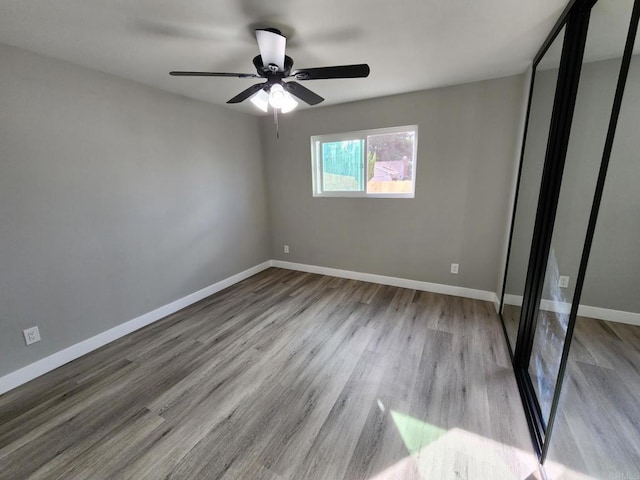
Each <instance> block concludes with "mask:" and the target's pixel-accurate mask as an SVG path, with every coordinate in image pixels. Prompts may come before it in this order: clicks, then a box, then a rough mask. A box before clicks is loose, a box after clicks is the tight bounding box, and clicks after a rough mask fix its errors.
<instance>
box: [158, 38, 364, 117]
mask: <svg viewBox="0 0 640 480" xmlns="http://www.w3.org/2000/svg"><path fill="white" fill-rule="evenodd" d="M255 34H256V39H257V41H258V48H259V49H260V55H257V56H256V57H254V59H253V65H254V66H255V67H256V71H257V73H227V72H176V71H173V72H170V75H174V76H184V77H238V78H263V79H265V80H266V81H265V82H262V83H257V84H255V85H252V86H250V87H249V88H247V89H245V90H243V91H242V92H240V93H239V94H238V95H236V96H235V97H233V98H232V99H231V100H229V101H227V103H240V102H242V101H244V100H246V99H248V98H250V99H251V101H252V103H253V104H254V105H256V107H258V108H260V109H261V110H262V111H264V112H266V111H267V110H268V107H269V105H271V107H273V109H274V112H277V111H278V110H279V111H281V112H282V113H287V112H289V111H291V110H293V109H294V108H295V107H296V106H297V105H298V102H297V101H296V100H295V99H294V98H293V97H296V98H298V99H300V100H302V101H303V102H305V103H308V104H309V105H317V104H319V103H320V102H322V101H323V100H324V98H322V97H321V96H320V95H318V94H316V93H314V92H312V91H311V90H309V89H308V88H306V87H304V86H302V85H301V84H299V83H298V82H296V81H287V82H285V81H284V80H285V79H287V78H295V79H296V80H321V79H331V78H363V77H367V76H368V75H369V65H367V64H366V63H360V64H357V65H339V66H333V67H319V68H305V69H300V70H293V71H292V70H291V69H292V67H293V60H292V59H291V57H289V56H287V55H285V47H286V42H287V38H286V37H285V36H284V35H282V33H281V32H280V30H278V29H276V28H264V29H257V30H255Z"/></svg>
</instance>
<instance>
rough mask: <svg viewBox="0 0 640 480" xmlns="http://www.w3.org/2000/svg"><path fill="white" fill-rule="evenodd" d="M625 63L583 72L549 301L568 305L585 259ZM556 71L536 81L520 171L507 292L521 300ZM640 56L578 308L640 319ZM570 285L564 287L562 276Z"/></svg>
mask: <svg viewBox="0 0 640 480" xmlns="http://www.w3.org/2000/svg"><path fill="white" fill-rule="evenodd" d="M620 63H621V60H620V59H610V60H605V61H598V62H590V63H586V64H585V65H584V66H583V68H582V73H581V78H580V86H579V90H578V97H577V101H576V110H575V113H574V120H573V126H572V130H571V137H570V141H569V148H568V151H567V158H566V163H565V170H564V175H563V184H562V189H561V192H560V199H559V203H558V210H557V214H556V215H557V217H556V226H555V229H554V234H553V239H552V252H551V257H550V261H549V263H548V266H547V282H546V284H545V290H544V292H543V298H544V299H556V300H560V301H566V302H570V301H571V300H572V298H573V293H574V288H575V281H576V277H577V273H578V268H579V264H580V257H581V255H582V248H583V245H584V239H585V235H586V231H587V224H588V221H589V214H590V210H591V205H592V202H593V196H594V191H595V184H596V180H597V176H598V171H599V167H600V162H601V159H602V153H603V149H604V142H605V138H606V133H607V127H608V123H609V117H610V114H611V105H612V102H613V96H614V93H615V87H616V81H617V76H618V73H619V70H620ZM556 76H557V69H555V70H545V71H541V72H538V73H537V74H536V78H535V83H534V97H533V103H532V109H531V118H530V123H529V131H528V138H527V143H526V147H527V151H526V152H525V159H524V164H523V172H522V179H523V180H522V183H521V187H520V197H519V199H518V215H517V217H516V223H515V229H514V238H513V247H512V258H511V260H510V265H509V275H508V281H507V289H506V292H507V293H511V294H514V295H522V294H523V290H524V279H525V276H526V267H527V261H528V256H529V250H530V247H531V235H532V232H533V220H534V218H535V211H536V206H537V200H538V192H539V188H540V177H541V175H542V166H543V161H544V153H545V148H546V139H547V136H548V131H549V119H550V113H551V105H552V101H553V93H554V89H555V79H556ZM639 85H640V57H638V56H636V57H634V59H633V62H632V64H631V69H630V72H629V77H628V80H627V89H626V91H625V97H624V108H623V109H622V112H621V115H620V119H619V123H618V129H617V131H616V138H615V143H614V150H613V153H612V157H611V163H610V168H609V173H608V175H607V182H606V187H605V191H604V197H603V201H602V206H601V210H600V213H599V219H598V224H597V225H596V233H595V238H594V244H593V248H592V252H591V256H590V258H589V267H588V270H587V276H586V279H585V285H584V289H583V292H582V298H581V301H580V303H581V304H583V305H590V306H595V307H600V308H609V309H613V310H622V311H628V312H636V313H637V312H640V294H639V293H638V292H639V290H638V287H637V284H636V283H635V281H634V279H637V277H638V273H640V256H639V255H638V254H637V246H638V244H640V217H639V216H638V213H637V212H639V211H640V188H638V185H637V179H638V178H640V163H639V162H638V154H637V152H638V150H639V148H640V144H639V142H638V137H637V126H638V125H639V124H640V87H639ZM559 275H567V276H569V277H570V278H571V280H570V285H569V288H566V289H565V288H559V287H558V285H557V281H558V276H559Z"/></svg>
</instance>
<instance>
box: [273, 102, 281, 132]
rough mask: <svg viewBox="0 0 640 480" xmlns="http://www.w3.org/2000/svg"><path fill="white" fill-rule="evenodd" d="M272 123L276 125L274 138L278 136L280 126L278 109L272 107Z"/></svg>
mask: <svg viewBox="0 0 640 480" xmlns="http://www.w3.org/2000/svg"><path fill="white" fill-rule="evenodd" d="M273 124H274V125H275V126H276V138H278V139H279V138H280V128H279V126H278V109H277V108H274V109H273Z"/></svg>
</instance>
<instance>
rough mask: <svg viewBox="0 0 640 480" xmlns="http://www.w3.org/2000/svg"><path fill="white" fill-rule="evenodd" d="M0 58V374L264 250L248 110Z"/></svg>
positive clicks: (2, 50)
mask: <svg viewBox="0 0 640 480" xmlns="http://www.w3.org/2000/svg"><path fill="white" fill-rule="evenodd" d="M0 65H2V68H0V375H3V374H6V373H8V372H11V371H13V370H15V369H17V368H19V367H22V366H24V365H27V364H29V363H31V362H34V361H36V360H38V359H41V358H43V357H45V356H47V355H49V354H51V353H54V352H56V351H58V350H61V349H63V348H65V347H67V346H69V345H71V344H74V343H77V342H79V341H81V340H83V339H86V338H89V337H91V336H93V335H96V334H98V333H100V332H103V331H105V330H107V329H109V328H111V327H114V326H116V325H118V324H120V323H123V322H125V321H127V320H130V319H132V318H135V317H136V316H138V315H141V314H144V313H147V312H149V311H151V310H153V309H155V308H157V307H160V306H162V305H165V304H167V303H169V302H171V301H173V300H176V299H178V298H181V297H183V296H184V295H187V294H190V293H193V292H195V291H197V290H199V289H201V288H204V287H206V286H209V285H211V284H213V283H215V282H217V281H219V280H221V279H224V278H226V277H228V276H230V275H233V274H235V273H238V272H240V271H242V270H244V269H246V268H248V267H251V266H253V265H256V264H258V263H260V262H263V261H265V260H267V259H268V258H269V256H270V239H269V234H268V218H267V207H266V193H265V186H264V172H263V166H262V165H263V164H262V159H261V146H260V138H259V127H258V122H259V120H258V119H256V118H254V117H249V116H245V115H241V114H237V113H235V112H232V111H230V110H223V109H219V108H216V107H213V106H211V105H207V104H204V103H199V102H195V101H192V100H188V99H186V98H182V97H178V96H175V95H171V94H168V93H164V92H161V91H158V90H154V89H151V88H148V87H145V86H142V85H139V84H136V83H132V82H128V81H125V80H121V79H118V78H115V77H112V76H109V75H106V74H102V73H100V72H96V71H92V70H88V69H84V68H81V67H76V66H73V65H71V64H68V63H64V62H60V61H57V60H54V59H49V58H45V57H41V56H38V55H35V54H32V53H28V52H25V51H23V50H18V49H15V48H12V47H7V46H1V45H0ZM33 325H38V326H39V327H40V331H41V334H42V337H43V340H42V342H40V343H37V344H34V345H32V346H30V347H26V346H25V345H24V341H23V339H22V329H24V328H27V327H30V326H33Z"/></svg>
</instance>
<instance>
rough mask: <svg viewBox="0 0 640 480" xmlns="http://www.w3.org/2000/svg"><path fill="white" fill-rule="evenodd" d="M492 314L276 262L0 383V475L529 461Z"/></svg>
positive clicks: (414, 472)
mask: <svg viewBox="0 0 640 480" xmlns="http://www.w3.org/2000/svg"><path fill="white" fill-rule="evenodd" d="M501 328H502V327H501V326H500V321H499V319H498V317H497V316H496V314H495V312H494V310H493V305H492V304H490V303H486V302H481V301H476V300H469V299H463V298H458V297H450V296H444V295H437V294H432V293H427V292H418V291H415V290H407V289H402V288H395V287H389V286H383V285H376V284H370V283H365V282H358V281H353V280H345V279H338V278H333V277H326V276H321V275H313V274H307V273H300V272H293V271H289V270H282V269H275V268H271V269H268V270H266V271H264V272H262V273H260V274H258V275H256V276H254V277H251V278H250V279H247V280H245V281H243V282H241V283H239V284H237V285H235V286H233V287H230V288H228V289H226V290H224V291H223V292H220V293H218V294H216V295H214V296H211V297H209V298H207V299H205V300H203V301H201V302H199V303H197V304H195V305H192V306H191V307H189V308H187V309H185V310H183V311H180V312H178V313H176V314H174V315H171V316H169V317H167V318H165V319H163V320H161V321H159V322H157V323H155V324H153V325H151V326H149V327H146V328H144V329H142V330H139V331H137V332H135V333H133V334H131V335H128V336H126V337H124V338H122V339H120V340H118V341H116V342H113V343H111V344H109V345H107V346H105V347H103V348H101V349H100V350H97V351H95V352H93V353H91V354H89V355H87V356H85V357H83V358H80V359H78V360H76V361H74V362H71V363H70V364H68V365H65V366H63V367H61V368H59V369H57V370H55V371H53V372H51V373H49V374H47V375H44V376H42V377H40V378H38V379H36V380H34V381H32V382H30V383H29V384H27V385H24V386H22V387H20V388H18V389H15V390H13V391H11V392H8V393H7V394H5V395H3V396H0V478H1V479H12V480H15V479H23V478H30V479H48V480H50V479H91V480H95V479H107V478H108V479H136V480H138V479H160V478H176V479H178V478H184V479H188V478H193V479H209V478H211V479H270V480H282V479H342V478H344V479H369V480H374V479H375V480H387V479H392V478H393V479H421V478H424V479H426V478H437V479H449V478H450V479H460V478H470V479H477V478H490V479H511V478H513V479H525V478H529V477H530V476H531V475H532V474H533V473H534V472H535V471H536V470H537V466H536V463H537V462H536V459H535V456H534V454H533V451H532V447H531V440H530V437H529V432H528V430H527V426H526V422H525V417H524V413H523V410H522V406H521V403H520V397H519V394H518V391H517V386H516V383H515V380H514V377H513V373H512V370H511V366H510V361H509V356H508V353H507V350H506V344H505V341H504V337H503V333H502V329H501ZM531 478H533V477H531Z"/></svg>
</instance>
